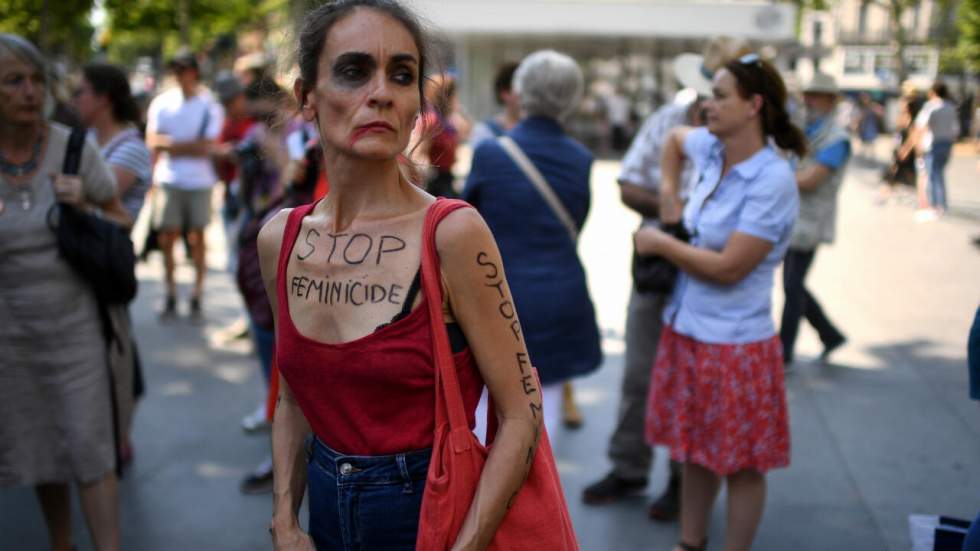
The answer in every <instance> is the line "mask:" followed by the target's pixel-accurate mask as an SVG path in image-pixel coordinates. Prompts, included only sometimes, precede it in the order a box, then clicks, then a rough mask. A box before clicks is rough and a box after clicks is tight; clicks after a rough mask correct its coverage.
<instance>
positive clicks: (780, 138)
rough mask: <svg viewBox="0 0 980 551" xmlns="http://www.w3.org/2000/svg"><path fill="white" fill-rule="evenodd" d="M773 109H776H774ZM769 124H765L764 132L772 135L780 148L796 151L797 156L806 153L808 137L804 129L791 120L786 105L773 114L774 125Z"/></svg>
mask: <svg viewBox="0 0 980 551" xmlns="http://www.w3.org/2000/svg"><path fill="white" fill-rule="evenodd" d="M772 111H776V110H775V109H773V110H772ZM767 126H768V125H766V126H764V128H763V132H765V133H766V134H768V135H770V136H772V139H773V141H775V142H776V145H778V146H779V148H780V149H784V150H786V151H792V152H793V153H796V156H797V157H803V156H804V155H806V149H807V145H806V137H805V136H804V135H803V131H802V130H800V129H799V128H797V126H796V125H795V124H793V123H792V122H790V120H789V113H787V112H786V108H785V107H782V106H781V107H780V109H779V110H778V112H777V113H774V114H773V123H772V127H771V128H768V127H767Z"/></svg>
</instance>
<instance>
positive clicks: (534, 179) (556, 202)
mask: <svg viewBox="0 0 980 551" xmlns="http://www.w3.org/2000/svg"><path fill="white" fill-rule="evenodd" d="M497 143H499V144H500V147H502V148H503V149H504V152H505V153H507V155H508V156H509V157H510V158H511V160H512V161H514V164H516V165H517V168H520V169H521V172H523V173H524V175H525V176H527V179H528V180H530V181H531V183H532V184H534V187H535V189H537V190H538V193H540V194H541V197H542V198H544V200H545V202H546V203H548V206H549V207H551V211H552V212H554V213H555V216H557V217H558V220H559V221H560V222H561V223H562V225H563V226H565V230H566V231H568V236H569V237H570V238H571V239H572V243H576V242H578V226H576V225H575V221H574V220H572V215H571V214H569V213H568V210H567V209H566V208H565V205H564V204H562V202H561V199H559V198H558V195H556V194H555V191H554V190H553V189H551V186H550V185H548V181H547V180H545V178H544V176H543V175H542V174H541V171H539V170H538V168H537V167H536V166H534V163H532V162H531V159H529V158H528V157H527V155H526V154H525V153H524V151H523V150H522V149H521V146H519V145H517V142H515V141H514V140H513V139H512V138H511V137H510V136H500V137H499V138H497Z"/></svg>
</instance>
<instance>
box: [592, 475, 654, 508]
mask: <svg viewBox="0 0 980 551" xmlns="http://www.w3.org/2000/svg"><path fill="white" fill-rule="evenodd" d="M646 487H647V481H646V480H645V479H642V480H625V479H622V478H619V477H618V476H616V475H615V474H613V473H609V474H607V475H606V477H605V478H603V479H602V480H600V481H598V482H594V483H592V484H591V485H589V486H587V487H586V488H585V491H583V492H582V501H584V502H585V503H588V504H589V505H599V504H602V503H612V502H614V501H619V500H621V499H623V498H626V497H630V496H634V495H637V494H639V493H642V492H643V490H644V489H645V488H646Z"/></svg>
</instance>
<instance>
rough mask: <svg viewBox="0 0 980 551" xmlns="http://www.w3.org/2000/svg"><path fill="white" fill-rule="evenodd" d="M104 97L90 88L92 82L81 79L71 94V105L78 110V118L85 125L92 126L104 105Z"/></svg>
mask: <svg viewBox="0 0 980 551" xmlns="http://www.w3.org/2000/svg"><path fill="white" fill-rule="evenodd" d="M106 103H107V102H106V98H105V97H103V96H99V95H97V94H96V93H95V91H94V90H92V84H91V83H89V81H88V80H87V79H84V78H83V79H82V81H81V82H80V83H79V85H78V88H76V89H75V93H74V94H73V95H72V105H73V106H74V107H75V111H77V112H78V118H80V119H81V120H82V124H84V125H85V126H92V123H93V122H94V121H95V118H96V117H97V116H98V115H99V113H101V112H102V109H104V108H105V106H106Z"/></svg>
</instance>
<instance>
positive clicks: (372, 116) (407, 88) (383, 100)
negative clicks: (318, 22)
mask: <svg viewBox="0 0 980 551" xmlns="http://www.w3.org/2000/svg"><path fill="white" fill-rule="evenodd" d="M419 73H420V66H419V51H418V48H417V47H416V45H415V41H414V40H413V39H412V35H411V34H410V33H409V32H408V30H407V29H405V27H404V26H402V24H401V23H399V22H398V20H396V19H393V18H392V17H389V16H388V15H385V14H384V13H381V12H379V11H376V10H371V9H364V8H360V9H356V10H354V11H353V12H352V13H351V14H350V15H348V16H347V17H344V18H343V19H341V20H339V21H337V22H336V23H334V25H333V26H332V27H331V28H330V30H329V34H328V35H327V37H326V40H325V41H324V47H323V52H322V53H321V54H320V60H319V66H318V68H317V75H318V76H317V81H316V82H315V83H314V84H313V89H312V90H311V91H310V92H309V93H308V94H307V96H306V98H304V99H305V101H304V105H303V113H304V116H305V117H306V118H307V120H313V119H314V118H316V119H318V126H319V128H320V136H321V137H322V139H323V141H324V143H325V144H327V146H328V147H329V148H331V149H334V150H336V151H341V152H344V153H346V154H348V155H352V156H355V157H361V158H369V159H378V160H382V159H393V158H395V157H396V156H397V155H398V154H400V153H401V152H402V151H403V150H404V149H405V147H406V146H407V145H408V141H409V139H410V138H411V135H412V128H413V126H414V123H415V118H416V116H417V115H418V113H419V109H420V107H421V98H420V95H419V87H418V79H419Z"/></svg>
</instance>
